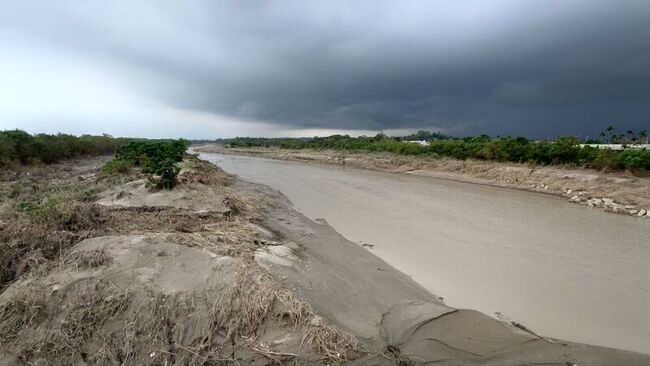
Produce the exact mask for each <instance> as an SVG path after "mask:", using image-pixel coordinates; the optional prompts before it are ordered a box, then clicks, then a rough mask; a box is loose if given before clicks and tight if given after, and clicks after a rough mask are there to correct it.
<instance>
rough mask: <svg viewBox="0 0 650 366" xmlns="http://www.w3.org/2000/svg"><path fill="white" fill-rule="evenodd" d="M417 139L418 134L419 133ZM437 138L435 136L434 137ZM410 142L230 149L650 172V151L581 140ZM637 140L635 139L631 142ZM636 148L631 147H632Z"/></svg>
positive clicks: (288, 143) (246, 142) (312, 142)
mask: <svg viewBox="0 0 650 366" xmlns="http://www.w3.org/2000/svg"><path fill="white" fill-rule="evenodd" d="M416 136H417V135H416ZM429 136H431V135H429ZM407 139H408V137H407V138H400V137H388V136H385V135H383V134H378V135H377V136H375V137H364V136H362V137H356V138H355V137H350V136H341V135H334V136H329V137H314V138H304V139H301V138H272V139H267V138H246V137H238V138H234V139H228V140H224V141H223V142H225V143H226V144H227V146H230V147H240V148H241V147H244V148H245V147H275V148H283V149H315V150H325V149H331V150H344V151H350V152H390V153H395V154H400V155H409V156H428V157H434V158H443V157H446V158H453V159H459V160H466V159H476V160H483V161H498V162H515V163H530V164H538V165H570V166H575V167H585V168H593V169H599V170H602V169H606V170H613V171H615V170H629V171H633V172H643V171H648V170H650V150H648V149H636V148H624V149H623V150H610V149H600V148H595V147H590V146H584V147H581V146H580V142H579V141H578V139H577V138H575V137H560V138H558V139H556V140H554V141H529V140H528V139H526V138H523V137H503V138H491V137H489V136H486V135H481V136H477V137H466V138H462V139H460V138H450V137H445V136H441V135H434V137H432V138H431V139H430V140H429V141H428V145H421V144H417V143H412V142H406V141H407ZM632 142H633V141H632V140H630V143H632ZM630 146H631V145H630Z"/></svg>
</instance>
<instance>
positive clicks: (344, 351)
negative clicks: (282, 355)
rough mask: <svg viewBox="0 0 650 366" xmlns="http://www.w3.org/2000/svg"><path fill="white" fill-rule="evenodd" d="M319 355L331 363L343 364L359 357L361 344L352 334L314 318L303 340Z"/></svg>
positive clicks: (316, 317)
mask: <svg viewBox="0 0 650 366" xmlns="http://www.w3.org/2000/svg"><path fill="white" fill-rule="evenodd" d="M303 343H307V344H309V345H310V346H311V347H312V348H313V349H314V350H315V351H316V352H317V353H319V354H321V355H323V356H324V357H325V358H327V359H328V360H330V361H333V362H343V361H346V360H350V359H354V358H356V357H358V356H359V352H360V351H361V344H360V343H359V341H358V340H357V339H356V338H355V337H354V336H353V335H351V334H349V333H346V332H343V331H341V330H340V329H338V328H336V327H333V326H331V325H329V324H325V322H324V321H323V319H322V318H320V317H318V316H314V317H313V318H312V319H311V320H310V321H309V328H308V329H307V331H306V333H305V337H304V338H303Z"/></svg>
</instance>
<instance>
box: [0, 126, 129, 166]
mask: <svg viewBox="0 0 650 366" xmlns="http://www.w3.org/2000/svg"><path fill="white" fill-rule="evenodd" d="M130 140H131V139H125V138H113V137H111V136H108V135H103V136H90V135H82V136H79V137H77V136H73V135H66V134H56V135H48V134H37V135H30V134H29V133H27V132H25V131H21V130H5V131H0V166H2V167H6V166H9V165H12V164H30V163H44V164H50V163H56V162H58V161H60V160H62V159H69V158H74V157H79V156H84V155H104V154H111V153H113V152H114V151H115V149H116V148H117V147H118V146H120V145H121V144H123V143H125V142H126V141H130Z"/></svg>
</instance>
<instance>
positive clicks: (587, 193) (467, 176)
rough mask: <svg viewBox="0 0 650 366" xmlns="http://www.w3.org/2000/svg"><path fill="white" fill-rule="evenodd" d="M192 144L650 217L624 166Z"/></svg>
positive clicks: (641, 190)
mask: <svg viewBox="0 0 650 366" xmlns="http://www.w3.org/2000/svg"><path fill="white" fill-rule="evenodd" d="M194 149H195V151H197V152H216V153H222V154H235V155H246V156H258V157H264V158H270V159H279V160H289V161H303V162H312V163H321V164H329V165H341V166H351V167H357V168H364V169H373V170H379V171H385V172H392V173H405V174H411V175H419V176H425V177H432V178H439V179H449V180H456V181H461V182H469V183H476V184H484V185H490V186H496V187H504V188H512V189H519V190H525V191H530V192H539V193H547V194H552V195H556V196H558V197H564V198H566V199H567V200H569V202H572V203H576V204H581V205H584V206H588V207H592V208H598V209H602V210H603V211H606V212H611V213H617V214H627V215H632V216H637V217H644V218H647V219H650V178H649V177H647V176H645V177H640V176H635V175H632V174H629V173H626V172H598V171H595V170H592V169H577V168H574V169H570V168H567V167H563V166H530V165H526V164H516V163H499V162H493V161H478V160H454V159H447V158H444V159H434V158H431V157H426V156H406V155H396V154H391V153H367V152H366V153H358V152H348V151H342V150H309V149H301V150H289V149H277V148H224V147H223V146H221V145H202V146H196V147H194Z"/></svg>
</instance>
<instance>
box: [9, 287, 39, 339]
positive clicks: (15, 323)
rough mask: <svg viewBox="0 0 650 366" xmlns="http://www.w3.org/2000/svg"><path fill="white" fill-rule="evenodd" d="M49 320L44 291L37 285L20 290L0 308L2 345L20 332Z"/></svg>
mask: <svg viewBox="0 0 650 366" xmlns="http://www.w3.org/2000/svg"><path fill="white" fill-rule="evenodd" d="M44 318H47V304H46V301H45V292H44V289H43V288H42V287H40V286H37V285H35V284H30V285H27V286H24V287H23V288H20V289H19V290H18V291H17V292H16V294H14V295H13V296H12V297H11V298H10V299H9V300H8V301H7V302H6V303H5V304H4V305H2V306H1V307H0V343H5V342H7V341H9V340H11V339H13V338H15V337H18V335H19V334H20V331H21V330H22V329H23V328H25V327H27V326H29V325H31V324H32V323H34V322H36V321H40V320H42V319H44Z"/></svg>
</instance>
